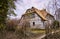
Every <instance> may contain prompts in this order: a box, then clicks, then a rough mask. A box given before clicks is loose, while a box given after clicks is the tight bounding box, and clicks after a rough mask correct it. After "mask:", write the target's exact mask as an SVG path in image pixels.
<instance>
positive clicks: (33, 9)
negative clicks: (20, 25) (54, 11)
mask: <svg viewBox="0 0 60 39" xmlns="http://www.w3.org/2000/svg"><path fill="white" fill-rule="evenodd" d="M28 10H32V11H31V12H36V13H37V14H38V15H39V16H40V17H41V18H42V19H43V20H44V21H45V20H47V18H46V16H47V14H48V15H50V16H52V15H51V14H49V13H48V12H46V9H43V10H38V9H36V8H34V7H32V8H31V9H28ZM28 10H27V11H28ZM27 11H26V13H25V14H23V15H26V14H29V13H27Z"/></svg>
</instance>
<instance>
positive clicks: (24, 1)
mask: <svg viewBox="0 0 60 39" xmlns="http://www.w3.org/2000/svg"><path fill="white" fill-rule="evenodd" d="M49 2H51V0H18V1H17V2H15V5H16V10H14V12H15V13H16V14H17V16H15V17H14V16H11V18H18V19H20V18H21V16H22V14H24V13H25V11H26V10H27V9H29V8H31V7H32V6H33V7H35V8H37V9H45V8H47V5H48V4H49ZM51 4H53V3H51ZM50 6H51V5H50ZM50 10H52V9H50ZM51 14H53V13H51Z"/></svg>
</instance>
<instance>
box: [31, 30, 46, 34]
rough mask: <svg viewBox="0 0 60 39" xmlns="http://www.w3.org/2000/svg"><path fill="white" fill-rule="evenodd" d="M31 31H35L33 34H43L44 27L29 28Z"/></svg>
mask: <svg viewBox="0 0 60 39" xmlns="http://www.w3.org/2000/svg"><path fill="white" fill-rule="evenodd" d="M31 32H33V33H35V34H39V33H41V34H43V33H45V29H31Z"/></svg>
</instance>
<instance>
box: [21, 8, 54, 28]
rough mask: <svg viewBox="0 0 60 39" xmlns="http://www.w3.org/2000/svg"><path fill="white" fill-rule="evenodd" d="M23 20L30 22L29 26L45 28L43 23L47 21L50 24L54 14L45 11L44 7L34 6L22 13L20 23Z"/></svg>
mask: <svg viewBox="0 0 60 39" xmlns="http://www.w3.org/2000/svg"><path fill="white" fill-rule="evenodd" d="M22 20H23V21H27V22H29V23H30V27H31V28H38V29H45V23H44V22H48V21H49V23H50V24H51V23H52V22H53V20H54V16H52V15H51V14H49V13H48V12H46V9H43V10H38V9H36V8H34V7H32V8H30V9H27V11H26V12H25V14H23V15H22V17H21V21H20V25H21V24H22V23H23V22H22Z"/></svg>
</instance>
